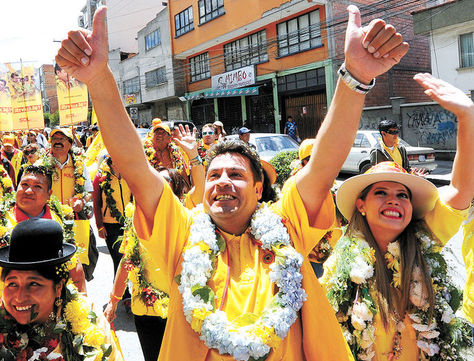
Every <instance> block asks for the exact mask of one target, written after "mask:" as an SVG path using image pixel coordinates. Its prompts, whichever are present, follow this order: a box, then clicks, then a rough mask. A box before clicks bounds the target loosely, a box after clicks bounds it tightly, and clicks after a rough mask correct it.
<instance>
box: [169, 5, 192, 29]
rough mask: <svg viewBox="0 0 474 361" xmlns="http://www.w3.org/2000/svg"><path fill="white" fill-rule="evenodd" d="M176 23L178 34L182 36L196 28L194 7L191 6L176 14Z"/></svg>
mask: <svg viewBox="0 0 474 361" xmlns="http://www.w3.org/2000/svg"><path fill="white" fill-rule="evenodd" d="M174 25H175V28H176V36H181V35H183V34H186V33H187V32H190V31H191V30H194V23H193V7H192V6H190V7H189V8H187V9H186V10H184V11H181V12H180V13H179V14H176V15H175V16H174Z"/></svg>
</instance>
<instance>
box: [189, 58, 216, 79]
mask: <svg viewBox="0 0 474 361" xmlns="http://www.w3.org/2000/svg"><path fill="white" fill-rule="evenodd" d="M189 63H190V72H191V81H192V82H193V81H199V80H203V79H207V78H210V77H211V72H210V70H209V53H203V54H200V55H198V56H195V57H193V58H190V59H189Z"/></svg>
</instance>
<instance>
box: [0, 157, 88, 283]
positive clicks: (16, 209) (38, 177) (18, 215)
mask: <svg viewBox="0 0 474 361" xmlns="http://www.w3.org/2000/svg"><path fill="white" fill-rule="evenodd" d="M0 208H1V211H0V229H1V231H0V246H1V247H4V246H5V245H8V244H9V239H10V235H11V232H12V230H13V228H14V227H15V226H16V225H17V224H18V223H20V222H23V221H25V220H28V219H34V218H43V219H52V220H54V221H56V222H58V223H59V224H60V225H61V226H62V227H63V229H64V234H65V236H64V239H65V241H66V242H72V243H74V232H73V230H72V218H73V215H72V210H71V208H70V207H68V206H67V207H64V206H62V205H61V204H60V203H59V201H58V200H57V199H56V198H54V197H53V198H51V174H50V173H49V172H48V171H47V170H46V169H45V168H44V167H41V166H36V165H30V166H29V167H26V168H25V169H24V172H23V176H22V177H21V179H20V180H19V182H18V189H17V191H16V193H12V194H8V195H6V196H5V197H4V198H3V199H2V200H1V206H0ZM68 267H69V270H70V274H71V277H72V280H73V281H74V283H75V285H76V287H77V288H78V289H79V291H80V292H86V284H85V277H84V271H83V268H82V264H81V263H80V262H79V261H78V259H77V257H76V256H74V257H73V258H72V260H71V261H70V262H68Z"/></svg>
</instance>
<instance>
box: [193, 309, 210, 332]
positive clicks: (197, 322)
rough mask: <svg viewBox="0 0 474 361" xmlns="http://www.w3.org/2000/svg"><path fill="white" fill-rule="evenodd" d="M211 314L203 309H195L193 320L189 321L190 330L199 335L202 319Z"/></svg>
mask: <svg viewBox="0 0 474 361" xmlns="http://www.w3.org/2000/svg"><path fill="white" fill-rule="evenodd" d="M210 314H211V311H209V310H206V309H205V308H197V309H194V310H193V318H192V319H191V328H192V329H193V330H194V331H195V332H198V333H200V332H201V328H202V323H203V322H204V319H205V318H206V317H207V316H209V315H210Z"/></svg>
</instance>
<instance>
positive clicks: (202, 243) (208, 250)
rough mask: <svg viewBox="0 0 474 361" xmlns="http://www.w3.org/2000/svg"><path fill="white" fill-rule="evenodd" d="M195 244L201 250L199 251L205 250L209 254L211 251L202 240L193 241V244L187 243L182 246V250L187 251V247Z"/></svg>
mask: <svg viewBox="0 0 474 361" xmlns="http://www.w3.org/2000/svg"><path fill="white" fill-rule="evenodd" d="M195 246H198V247H199V249H200V250H201V252H206V253H209V254H211V253H212V250H211V249H210V248H209V246H208V245H207V244H206V243H205V242H203V241H199V242H198V243H194V244H188V245H187V246H186V247H185V248H184V251H187V250H188V249H190V248H193V247H195Z"/></svg>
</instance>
